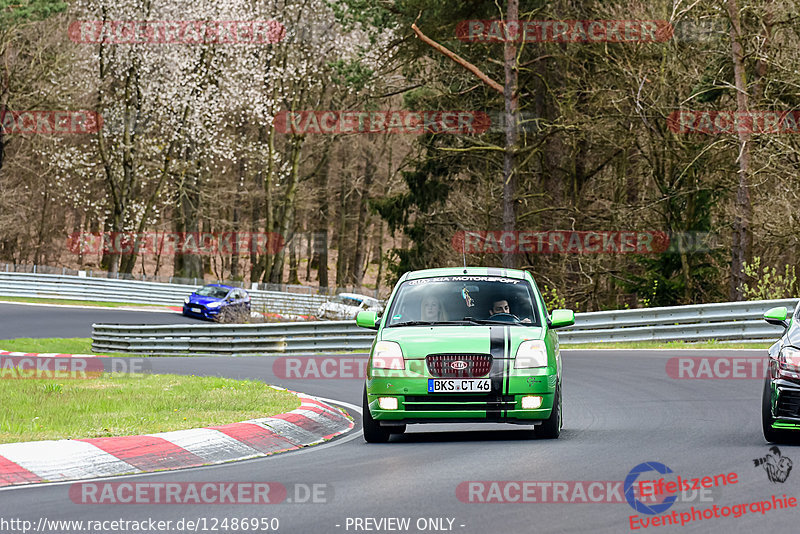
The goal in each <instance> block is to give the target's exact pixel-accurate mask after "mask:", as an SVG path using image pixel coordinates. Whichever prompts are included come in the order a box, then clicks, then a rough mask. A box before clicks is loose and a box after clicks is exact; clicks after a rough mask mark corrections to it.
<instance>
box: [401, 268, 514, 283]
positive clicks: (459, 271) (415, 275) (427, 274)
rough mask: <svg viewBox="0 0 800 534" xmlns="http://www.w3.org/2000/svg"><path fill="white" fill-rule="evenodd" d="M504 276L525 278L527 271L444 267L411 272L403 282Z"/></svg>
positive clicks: (404, 277)
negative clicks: (462, 276) (456, 277)
mask: <svg viewBox="0 0 800 534" xmlns="http://www.w3.org/2000/svg"><path fill="white" fill-rule="evenodd" d="M464 274H466V275H471V276H502V277H504V278H518V279H524V278H525V274H526V273H525V271H522V270H519V269H503V268H501V267H442V268H439V269H423V270H421V271H409V272H407V273H406V274H404V275H403V276H402V278H401V279H400V280H401V281H402V280H417V279H420V278H435V277H437V276H458V275H464Z"/></svg>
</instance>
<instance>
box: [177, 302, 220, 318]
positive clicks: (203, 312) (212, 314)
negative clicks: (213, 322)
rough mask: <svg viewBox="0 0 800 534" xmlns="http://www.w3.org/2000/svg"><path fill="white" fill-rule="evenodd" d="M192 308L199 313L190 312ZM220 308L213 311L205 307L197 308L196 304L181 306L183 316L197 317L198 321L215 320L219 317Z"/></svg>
mask: <svg viewBox="0 0 800 534" xmlns="http://www.w3.org/2000/svg"><path fill="white" fill-rule="evenodd" d="M192 308H197V309H199V310H200V312H195V311H192ZM220 309H221V308H215V309H208V308H206V307H204V306H203V307H199V306H197V305H196V304H195V305H192V304H184V305H183V314H184V315H185V316H187V317H198V318H200V319H216V318H217V317H218V316H219V311H220Z"/></svg>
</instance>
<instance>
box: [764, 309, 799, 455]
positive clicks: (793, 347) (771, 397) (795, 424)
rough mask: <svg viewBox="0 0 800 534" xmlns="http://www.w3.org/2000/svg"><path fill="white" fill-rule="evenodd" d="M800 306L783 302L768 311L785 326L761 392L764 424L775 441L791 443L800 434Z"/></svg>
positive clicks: (772, 350)
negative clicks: (784, 305)
mask: <svg viewBox="0 0 800 534" xmlns="http://www.w3.org/2000/svg"><path fill="white" fill-rule="evenodd" d="M797 318H800V306H797V310H796V311H795V312H794V313H792V311H790V310H787V309H786V308H785V307H783V306H781V307H778V308H772V309H770V310H768V311H767V312H766V313H765V314H764V319H765V320H766V321H767V322H768V323H770V324H774V325H778V326H782V327H783V328H784V329H785V330H784V332H783V335H782V336H781V338H780V339H779V340H778V341H777V342H776V343H775V344H774V345H772V346H771V347H770V348H769V363H768V372H767V376H766V377H764V389H763V391H762V394H761V427H762V430H763V432H764V438H765V439H766V440H767V441H771V442H773V443H791V442H793V441H796V440H797V439H798V437H800V321H795V320H794V319H797Z"/></svg>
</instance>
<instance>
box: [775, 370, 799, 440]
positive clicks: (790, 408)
mask: <svg viewBox="0 0 800 534" xmlns="http://www.w3.org/2000/svg"><path fill="white" fill-rule="evenodd" d="M770 387H771V388H772V414H773V417H774V418H775V422H774V423H773V425H772V427H773V428H776V429H778V428H779V429H787V430H800V384H798V383H796V382H794V381H789V380H784V379H782V378H777V379H774V380H771V384H770Z"/></svg>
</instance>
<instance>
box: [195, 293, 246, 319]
mask: <svg viewBox="0 0 800 534" xmlns="http://www.w3.org/2000/svg"><path fill="white" fill-rule="evenodd" d="M241 313H246V314H247V315H249V314H250V295H249V294H248V293H247V291H245V290H244V289H241V288H239V287H232V286H226V285H223V284H208V285H206V286H203V287H201V288H200V289H198V290H197V291H195V292H194V293H192V294H191V295H189V296H188V297H186V299H184V301H183V314H184V315H185V316H187V317H200V318H203V319H211V320H214V321H220V320H221V321H225V320H226V319H228V318H233V317H235V316H236V314H241Z"/></svg>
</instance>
